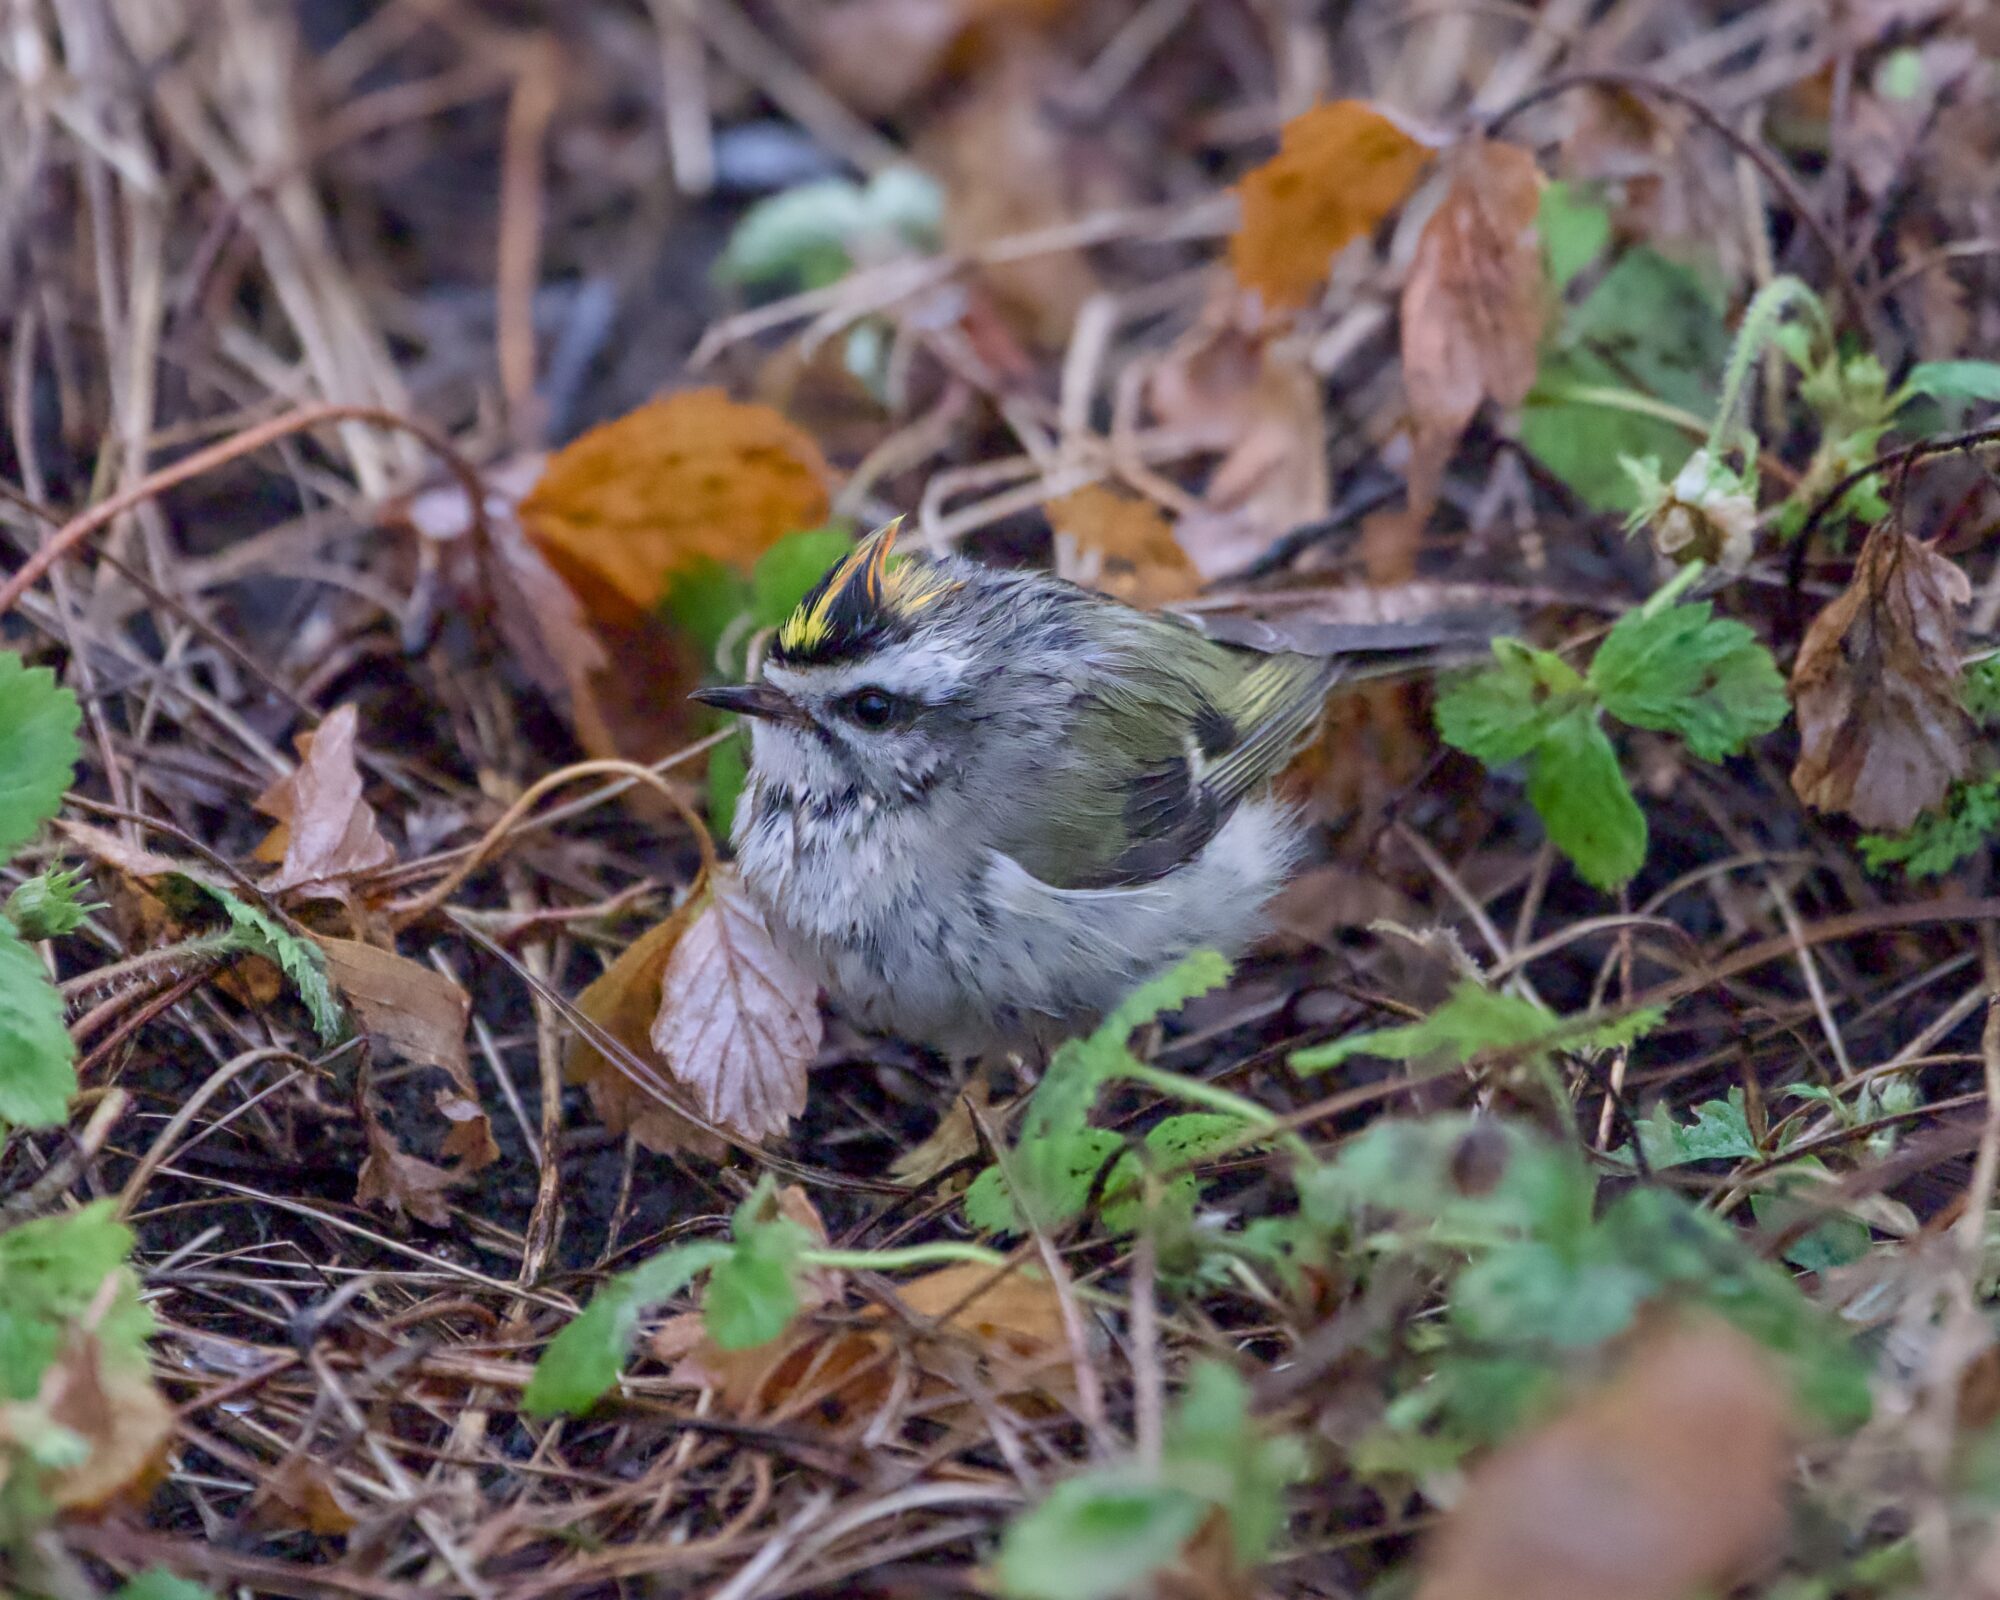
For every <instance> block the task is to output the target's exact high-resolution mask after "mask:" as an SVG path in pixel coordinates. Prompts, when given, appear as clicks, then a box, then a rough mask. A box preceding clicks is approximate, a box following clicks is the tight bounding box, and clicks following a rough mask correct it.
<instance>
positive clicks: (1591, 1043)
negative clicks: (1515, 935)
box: [1291, 978, 1662, 1072]
mask: <svg viewBox="0 0 2000 1600" xmlns="http://www.w3.org/2000/svg"><path fill="white" fill-rule="evenodd" d="M1661 1016H1662V1013H1661V1012H1660V1011H1659V1010H1658V1009H1657V1008H1654V1007H1646V1008H1643V1009H1641V1010H1639V1011H1635V1012H1632V1013H1631V1014H1629V1015H1627V1016H1624V1017H1616V1018H1610V1019H1607V1020H1604V1021H1601V1022H1600V1021H1597V1020H1595V1019H1593V1018H1592V1017H1590V1016H1587V1015H1586V1016H1581V1017H1559V1016H1557V1015H1556V1014H1555V1013H1554V1012H1553V1011H1550V1010H1549V1009H1548V1008H1547V1007H1546V1006H1541V1005H1537V1004H1536V1003H1535V1002H1534V1001H1532V1000H1527V999H1523V998H1522V997H1521V996H1519V995H1511V994H1503V993H1501V992H1500V991H1498V990H1496V989H1489V988H1487V987H1486V986H1485V985H1484V984H1481V983H1476V982H1474V981H1473V980H1472V979H1470V978H1465V979H1461V980H1460V981H1459V982H1458V983H1457V984H1455V985H1454V986H1453V987H1452V991H1451V994H1450V995H1449V996H1448V997H1447V998H1446V999H1445V1002H1444V1004H1442V1005H1440V1006H1439V1007H1438V1008H1437V1009H1436V1010H1435V1011H1433V1012H1432V1013H1431V1014H1430V1015H1429V1016H1428V1017H1425V1018H1424V1019H1423V1021H1421V1022H1413V1023H1408V1024H1406V1025H1404V1026H1402V1027H1399V1028H1381V1029H1377V1030H1376V1031H1375V1032H1372V1033H1363V1034H1357V1035H1355V1036H1354V1037H1353V1038H1350V1039H1336V1040H1334V1041H1333V1042H1332V1043H1330V1044H1323V1045H1313V1046H1310V1047H1308V1048H1307V1049H1304V1050H1297V1051H1294V1052H1293V1053H1292V1058H1291V1063H1292V1067H1293V1069H1294V1070H1295V1071H1299V1072H1324V1071H1325V1070H1327V1069H1328V1068H1329V1067H1337V1066H1339V1065H1341V1064H1342V1063H1343V1062H1345V1061H1348V1060H1350V1059H1351V1058H1352V1057H1354V1056H1358V1055H1366V1056H1379V1057H1380V1058H1381V1059H1382V1060H1384V1061H1411V1060H1416V1059H1418V1058H1420V1057H1424V1056H1438V1057H1441V1058H1442V1059H1443V1061H1444V1062H1445V1063H1446V1064H1447V1065H1449V1066H1454V1067H1462V1066H1464V1065H1465V1064H1466V1063H1467V1062H1469V1061H1471V1060H1472V1059H1473V1058H1474V1057H1475V1056H1478V1055H1481V1054H1483V1053H1485V1052H1487V1051H1497V1050H1509V1051H1521V1052H1524V1053H1531V1052H1532V1053H1546V1052H1548V1051H1550V1050H1556V1049H1565V1050H1609V1049H1615V1048H1617V1047H1619V1046H1622V1045H1628V1044H1631V1043H1632V1042H1633V1041H1635V1040H1637V1039H1642V1038H1644V1037H1645V1036H1646V1034H1648V1033H1649V1032H1651V1031H1652V1030H1653V1029H1654V1028H1656V1027H1658V1026H1659V1023H1660V1018H1661Z"/></svg>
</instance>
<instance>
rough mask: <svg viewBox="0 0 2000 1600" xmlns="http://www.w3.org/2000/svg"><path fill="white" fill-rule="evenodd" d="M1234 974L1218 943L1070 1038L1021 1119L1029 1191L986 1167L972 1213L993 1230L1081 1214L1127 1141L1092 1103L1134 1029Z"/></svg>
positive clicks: (971, 1197) (970, 1194) (1054, 1224)
mask: <svg viewBox="0 0 2000 1600" xmlns="http://www.w3.org/2000/svg"><path fill="white" fill-rule="evenodd" d="M1228 977H1229V963H1228V961H1227V960H1225V959H1224V958H1223V957H1222V956H1220V955H1219V954H1217V953H1216V952H1215V951H1213V950H1197V951H1195V952H1194V953H1193V954H1192V955H1190V956H1188V957H1187V958H1186V959H1185V960H1184V961H1182V962H1181V963H1180V965H1178V966H1176V967H1174V968H1173V969H1171V970H1170V971H1167V972H1163V973H1161V974H1160V975H1159V976H1158V977H1155V978H1152V979H1150V980H1148V981H1147V982H1145V983H1142V984H1140V985H1139V987H1138V988H1136V989H1134V990H1133V991H1132V993H1131V994H1129V995H1128V996H1126V998H1125V999H1124V1000H1123V1001H1121V1002H1120V1003H1119V1004H1118V1006H1117V1007H1115V1008H1114V1009H1113V1011H1112V1013H1111V1015H1110V1016H1108V1017H1106V1018H1105V1019H1104V1021H1103V1022H1101V1023H1100V1024H1099V1025H1098V1026H1097V1028H1096V1029H1095V1030H1094V1031H1092V1032H1091V1033H1089V1034H1088V1035H1086V1036H1085V1037H1083V1038H1081V1039H1070V1040H1067V1041H1065V1042H1064V1044H1063V1045H1062V1046H1061V1047H1060V1048H1059V1049H1058V1050H1057V1051H1056V1053H1055V1055H1054V1056H1053V1057H1052V1058H1051V1059H1050V1061H1049V1064H1048V1067H1047V1069H1046V1070H1045V1071H1044V1072H1043V1074H1042V1081H1041V1082H1040V1083H1039V1084H1037V1085H1036V1086H1035V1092H1034V1095H1033V1097H1032V1098H1030V1100H1029V1101H1028V1110H1027V1114H1026V1115H1025V1116H1023V1117H1022V1119H1021V1133H1020V1137H1019V1139H1018V1140H1017V1141H1016V1143H1015V1147H1014V1151H1013V1155H1012V1158H1011V1161H1010V1165H1011V1167H1012V1169H1013V1173H1014V1177H1015V1179H1016V1181H1017V1182H1018V1183H1019V1184H1020V1187H1021V1190H1022V1193H1021V1194H1019V1195H1015V1194H1012V1193H1011V1192H1010V1190H1009V1186H1008V1184H1007V1181H1006V1179H1005V1178H1003V1177H1001V1176H1000V1174H999V1170H998V1168H997V1167H996V1168H993V1169H990V1170H989V1172H986V1173H981V1174H980V1176H979V1178H977V1179H975V1180H974V1182H973V1184H972V1187H971V1188H970V1189H969V1190H968V1191H967V1194H966V1207H967V1209H966V1216H967V1219H968V1220H969V1221H971V1222H972V1223H973V1224H974V1226H976V1227H982V1228H986V1229H987V1230H989V1231H991V1232H996V1233H1011V1232H1018V1231H1020V1230H1021V1229H1023V1228H1024V1227H1025V1226H1026V1225H1027V1222H1028V1220H1029V1218H1030V1217H1032V1219H1033V1221H1034V1223H1035V1225H1036V1226H1038V1227H1041V1228H1044V1229H1052V1228H1059V1227H1061V1226H1062V1225H1063V1224H1065V1223H1067V1222H1069V1221H1070V1220H1071V1219H1072V1218H1074V1217H1075V1216H1076V1215H1077V1214H1078V1213H1079V1212H1080V1211H1081V1210H1082V1209H1083V1204H1084V1201H1085V1200H1086V1199H1087V1198H1088V1197H1089V1194H1090V1187H1091V1184H1092V1183H1093V1181H1094V1180H1095V1179H1096V1176H1097V1173H1098V1171H1099V1170H1100V1169H1101V1168H1102V1167H1103V1165H1104V1163H1105V1162H1106V1161H1108V1160H1109V1159H1110V1158H1111V1155H1112V1154H1113V1153H1114V1152H1115V1151H1117V1150H1118V1149H1119V1148H1121V1146H1122V1143H1123V1141H1122V1140H1120V1139H1119V1137H1118V1136H1117V1135H1116V1134H1114V1133H1107V1132H1105V1131H1103V1130H1101V1129H1097V1128H1092V1127H1091V1126H1090V1125H1089V1124H1090V1108H1091V1107H1092V1106H1093V1105H1094V1104H1096V1102H1097V1093H1098V1090H1099V1089H1100V1088H1101V1087H1102V1086H1103V1084H1104V1082H1105V1080H1106V1079H1107V1078H1110V1077H1112V1076H1114V1075H1115V1074H1116V1073H1117V1072H1118V1071H1119V1070H1120V1069H1121V1068H1123V1067H1125V1066H1127V1065H1128V1064H1131V1063H1132V1054H1131V1051H1130V1050H1129V1049H1128V1048H1127V1045H1128V1043H1129V1041H1130V1039H1131V1037H1132V1032H1133V1030H1134V1029H1136V1028H1137V1027H1139V1026H1140V1025H1141V1024H1142V1023H1146V1022H1150V1021H1152V1020H1153V1019H1154V1018H1156V1017H1159V1016H1163V1015H1165V1014H1166V1013H1168V1012H1171V1011H1175V1010H1178V1009H1179V1008H1180V1007H1181V1006H1182V1005H1184V1004H1186V1002H1187V1001H1189V1000H1191V999H1193V998H1194V997H1195V996H1196V995H1198V994H1204V993H1206V992H1207V991H1208V990H1210V989H1213V988H1215V987H1217V986H1218V985H1220V984H1222V983H1224V982H1226V981H1227V979H1228ZM1023 1202H1025V1205H1024V1204H1023ZM1024 1212H1025V1214H1024ZM1003 1219H1004V1220H1003Z"/></svg>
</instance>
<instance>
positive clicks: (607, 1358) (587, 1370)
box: [521, 1239, 730, 1417]
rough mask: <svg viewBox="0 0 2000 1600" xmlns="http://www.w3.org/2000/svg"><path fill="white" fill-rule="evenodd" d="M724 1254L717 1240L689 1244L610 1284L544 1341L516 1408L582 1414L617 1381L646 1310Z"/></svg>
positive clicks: (726, 1252)
mask: <svg viewBox="0 0 2000 1600" xmlns="http://www.w3.org/2000/svg"><path fill="white" fill-rule="evenodd" d="M729 1254H730V1247H729V1246H728V1245H726V1244H724V1243H723V1242H722V1241H721V1240H719V1239H698V1240H693V1241H690V1242H689V1243H686V1244H678V1245H674V1246H672V1247H671V1248H670V1249H666V1250H662V1251H661V1252H660V1253H659V1254H658V1255H656V1256H654V1257H652V1258H651V1259H650V1260H648V1261H645V1262H642V1263H641V1264H640V1265H638V1266H636V1267H634V1268H632V1270H631V1271H629V1272H621V1273H620V1274H618V1276H617V1277H615V1278H613V1279H611V1280H610V1281H609V1282H608V1283H606V1284H605V1285H604V1286H603V1287H602V1288H600V1289H599V1290H598V1291H597V1293H596V1294H595V1295H593V1296H591V1300H590V1304H589V1305H587V1306H585V1307H584V1309H583V1310H582V1311H581V1312H579V1313H578V1314H577V1316H576V1318H575V1320H573V1321H572V1322H571V1323H570V1324H569V1325H568V1326H567V1327H565V1328H564V1329H563V1330H562V1331H561V1332H560V1333H558V1334H557V1335H556V1336H555V1338H553V1339H552V1340H550V1341H549V1345H548V1348H547V1349H546V1350H544V1351H543V1352H542V1355H541V1359H540V1360H538V1361H537V1362H536V1363H535V1370H534V1374H533V1375H532V1376H531V1377H530V1378H529V1379H528V1386H527V1388H526V1390H525V1391H524V1392H523V1393H522V1396H521V1405H522V1408H523V1409H524V1410H526V1411H527V1412H528V1413H529V1414H530V1415H531V1416H537V1417H550V1416H555V1415H557V1414H558V1413H561V1412H568V1413H570V1414H571V1415H580V1414H581V1413H583V1412H585V1411H588V1410H589V1409H590V1408H591V1407H592V1406H593V1405H595V1404H596V1403H597V1402H598V1401H599V1400H600V1399H602V1398H603V1397H604V1395H605V1394H606V1393H608V1392H609V1390H610V1389H611V1386H612V1385H613V1384H615V1383H616V1382H617V1381H618V1374H619V1373H620V1372H622V1371H623V1370H624V1368H625V1358H626V1357H627V1356H628V1355H629V1354H630V1353H631V1350H632V1339H633V1337H634V1335H636V1334H637V1333H638V1331H639V1319H640V1317H641V1316H643V1315H644V1314H645V1312H646V1310H647V1308H648V1307H650V1306H655V1305H658V1304H659V1303H660V1302H661V1301H663V1300H670V1299H672V1298H673V1297H674V1296H675V1295H677V1294H679V1293H680V1291H681V1290H682V1289H684V1288H686V1287H687V1286H688V1284H690V1283H692V1282H693V1281H694V1279H695V1278H696V1277H697V1276H698V1275H699V1274H700V1273H702V1272H703V1271H704V1270H706V1269H707V1268H709V1267H712V1266H714V1265H715V1264H716V1263H717V1262H719V1261H723V1260H726V1259H727V1258H728V1256H729Z"/></svg>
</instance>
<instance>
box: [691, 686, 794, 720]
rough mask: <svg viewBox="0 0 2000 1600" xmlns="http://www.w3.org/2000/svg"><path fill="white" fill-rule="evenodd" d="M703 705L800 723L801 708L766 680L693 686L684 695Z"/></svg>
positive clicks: (745, 714) (751, 715)
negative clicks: (699, 687) (698, 687)
mask: <svg viewBox="0 0 2000 1600" xmlns="http://www.w3.org/2000/svg"><path fill="white" fill-rule="evenodd" d="M688 698H689V699H690V700H699V701H700V702H701V703H702V704H703V705H705V706H719V707H721V709H722V710H724V711H735V712H739V713H741V714H742V715H743V716H746V717H764V718H767V719H768V720H770V721H772V722H804V721H805V720H806V714H805V709H804V708H803V707H802V706H800V704H799V703H798V701H796V700H794V699H793V698H792V697H791V696H790V695H788V694H786V693H785V691H784V690H782V689H778V688H774V687H772V685H770V684H768V683H729V684H723V685H721V686H719V687H717V688H714V689H697V690H695V692H694V693H693V694H691V695H689V696H688Z"/></svg>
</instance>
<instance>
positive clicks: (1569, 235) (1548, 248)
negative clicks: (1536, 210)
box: [1535, 179, 1611, 294]
mask: <svg viewBox="0 0 2000 1600" xmlns="http://www.w3.org/2000/svg"><path fill="white" fill-rule="evenodd" d="M1535 226H1536V231H1537V232H1539V233H1540V234H1541V236H1542V260H1543V261H1544V262H1545V263H1546V265H1547V267H1548V272H1549V282H1550V283H1551V284H1552V285H1553V286H1554V288H1555V292H1556V293H1557V294H1561V293H1562V292H1563V291H1564V290H1566V289H1567V288H1569V286H1570V285H1571V284H1572V283H1574V282H1575V281H1576V279H1577V275H1578V274H1579V273H1581V272H1582V271H1583V269H1584V268H1585V267H1587V266H1589V265H1590V264H1591V263H1592V262H1593V261H1595V260H1596V259H1597V258H1598V257H1599V256H1601V255H1602V254H1603V253H1604V247H1605V246H1606V245H1607V244H1609V243H1610V242H1611V213H1610V211H1609V210H1608V209H1606V208H1605V207H1604V206H1602V205H1600V204H1599V203H1598V202H1597V201H1595V200H1588V199H1585V198H1583V197H1582V196H1581V195H1579V194H1578V192H1577V188H1576V185H1575V184H1573V183H1567V182H1564V181H1562V180H1560V179H1558V180H1557V181H1556V182H1554V183H1551V184H1549V185H1547V186H1546V187H1545V188H1544V189H1543V190H1542V204H1541V213H1540V215H1539V217H1538V218H1537V219H1536V224H1535Z"/></svg>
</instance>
